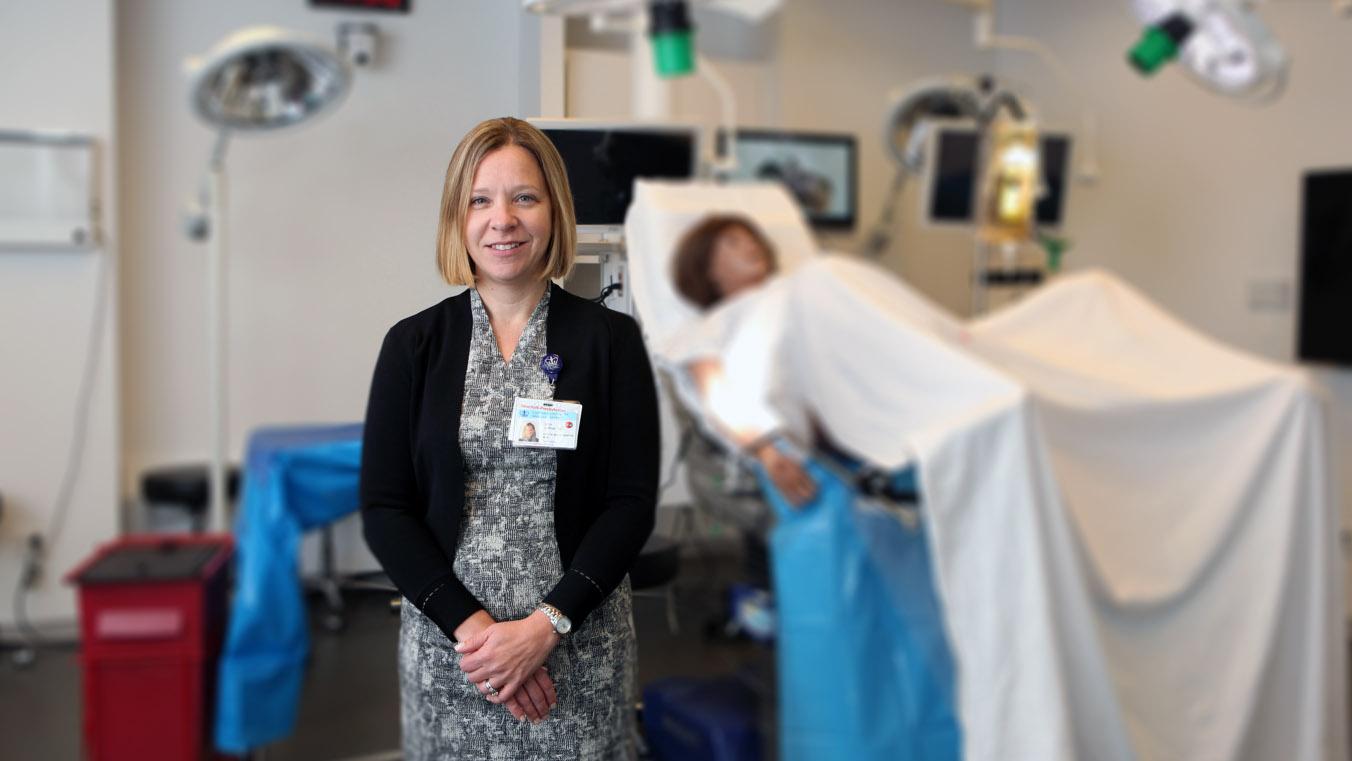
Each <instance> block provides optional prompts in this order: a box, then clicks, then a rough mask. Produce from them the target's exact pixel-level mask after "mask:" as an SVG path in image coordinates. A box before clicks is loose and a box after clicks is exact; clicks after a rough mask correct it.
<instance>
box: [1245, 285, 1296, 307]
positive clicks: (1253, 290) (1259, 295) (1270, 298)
mask: <svg viewBox="0 0 1352 761" xmlns="http://www.w3.org/2000/svg"><path fill="white" fill-rule="evenodd" d="M1291 290H1292V289H1291V281H1289V280H1283V279H1280V278H1276V279H1258V280H1250V281H1249V311H1251V312H1287V311H1290V309H1291V301H1292V298H1291Z"/></svg>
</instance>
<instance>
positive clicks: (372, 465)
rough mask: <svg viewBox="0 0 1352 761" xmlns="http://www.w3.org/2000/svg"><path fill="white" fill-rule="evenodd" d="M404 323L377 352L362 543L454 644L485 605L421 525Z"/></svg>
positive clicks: (409, 339)
mask: <svg viewBox="0 0 1352 761" xmlns="http://www.w3.org/2000/svg"><path fill="white" fill-rule="evenodd" d="M409 327H410V326H409V325H408V324H407V323H400V324H398V325H395V326H394V327H393V328H391V329H390V331H389V333H387V334H386V336H385V342H384V343H383V344H382V345H381V347H380V357H379V359H377V360H376V369H375V373H374V375H373V377H372V379H371V396H370V400H369V401H368V402H367V406H366V426H365V430H364V431H363V434H362V453H361V487H360V496H361V515H362V531H363V534H364V535H365V537H366V544H367V546H369V547H370V548H371V552H372V553H373V554H374V555H375V556H376V559H377V560H379V561H380V565H381V567H383V568H384V569H385V573H387V574H388V575H389V577H390V580H391V581H393V582H394V585H395V586H396V587H397V588H398V589H399V592H400V593H401V594H403V595H404V597H406V598H407V599H408V600H409V601H411V602H412V603H413V604H414V605H415V606H416V607H417V608H418V610H421V611H422V612H423V614H424V615H426V616H427V617H428V618H430V619H432V621H433V622H434V623H436V625H437V626H438V627H439V628H440V629H441V630H442V632H444V633H445V634H446V636H447V637H448V638H450V639H452V640H454V639H455V638H456V637H455V631H456V629H457V628H458V627H460V626H461V624H463V623H465V622H467V621H468V619H469V618H470V617H471V616H472V615H474V614H475V613H476V612H477V611H481V610H482V609H483V606H482V605H480V604H479V602H478V600H476V599H474V596H473V595H472V594H470V593H469V590H467V589H465V586H464V585H463V584H461V583H460V580H459V579H457V578H456V576H455V572H454V571H453V570H452V568H451V563H450V560H449V559H448V558H447V557H446V553H445V552H443V551H442V549H441V546H440V545H439V544H438V543H437V540H436V538H435V537H434V536H433V535H432V531H431V529H429V528H428V526H427V524H426V523H425V522H424V520H423V515H422V512H423V506H422V504H421V501H422V500H421V497H420V491H419V487H418V482H417V476H416V474H415V472H414V468H413V429H412V416H413V410H414V404H413V401H414V399H413V395H414V393H415V391H414V389H415V386H416V385H417V384H415V383H414V380H415V378H414V367H413V364H414V363H413V356H414V347H415V343H414V342H415V336H414V335H413V331H412V330H410V329H409Z"/></svg>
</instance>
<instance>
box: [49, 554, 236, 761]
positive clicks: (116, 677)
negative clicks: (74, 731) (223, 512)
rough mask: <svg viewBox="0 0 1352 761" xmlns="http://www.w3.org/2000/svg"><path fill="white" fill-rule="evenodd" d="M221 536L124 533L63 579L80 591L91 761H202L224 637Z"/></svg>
mask: <svg viewBox="0 0 1352 761" xmlns="http://www.w3.org/2000/svg"><path fill="white" fill-rule="evenodd" d="M233 548H234V542H233V540H232V539H231V537H230V536H229V535H228V534H192V535H172V536H171V535H163V534H161V535H156V536H129V537H125V538H123V539H119V540H117V541H113V542H108V543H106V544H103V545H101V546H100V547H99V548H98V549H97V550H96V551H95V552H94V554H93V555H92V556H91V557H90V558H88V559H87V560H85V562H84V563H81V564H80V566H79V567H77V568H76V569H75V570H73V571H71V572H70V573H69V574H67V576H66V581H67V582H68V583H74V584H78V585H79V587H80V593H79V594H80V642H81V646H80V663H81V666H82V667H83V671H84V737H85V753H86V756H87V758H88V759H89V760H90V761H130V760H132V759H135V760H136V761H201V759H211V758H216V756H215V754H214V753H212V752H211V751H210V731H209V730H210V726H211V716H212V713H211V707H212V704H213V698H214V695H215V684H216V679H215V675H216V672H215V669H216V660H217V657H218V656H219V655H220V651H221V641H222V638H223V637H224V635H225V618H226V612H227V610H228V609H227V607H226V604H227V593H228V591H229V586H228V585H229V574H228V569H229V560H230V556H231V554H232V552H233Z"/></svg>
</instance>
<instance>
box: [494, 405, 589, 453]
mask: <svg viewBox="0 0 1352 761" xmlns="http://www.w3.org/2000/svg"><path fill="white" fill-rule="evenodd" d="M581 424H582V405H581V404H578V403H577V402H560V401H557V400H555V399H526V398H524V397H520V396H518V397H517V398H516V402H515V403H514V404H513V405H512V425H511V427H510V428H509V429H508V434H507V435H508V436H510V437H511V439H512V446H514V447H533V448H537V449H577V431H578V428H579V427H580V426H581Z"/></svg>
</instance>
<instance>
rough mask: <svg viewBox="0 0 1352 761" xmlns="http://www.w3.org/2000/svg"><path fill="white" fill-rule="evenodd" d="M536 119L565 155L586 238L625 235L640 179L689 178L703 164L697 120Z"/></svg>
mask: <svg viewBox="0 0 1352 761" xmlns="http://www.w3.org/2000/svg"><path fill="white" fill-rule="evenodd" d="M530 121H531V123H532V124H534V125H535V126H536V127H538V128H540V130H541V131H542V132H544V133H545V135H547V136H548V137H549V139H550V140H551V141H553V143H554V147H556V148H558V149H559V154H560V155H561V156H562V157H563V164H564V167H565V169H566V170H567V171H568V184H569V186H571V188H572V191H573V208H574V210H575V212H576V213H577V225H578V234H579V237H580V238H581V239H582V240H583V242H586V241H588V240H607V241H608V240H619V235H620V234H621V232H622V231H623V229H624V215H625V212H626V211H628V209H629V202H630V201H632V200H633V197H634V180H637V179H672V180H685V179H690V178H693V177H694V176H695V174H696V171H697V169H698V167H699V129H698V128H697V127H696V126H694V125H679V124H640V123H625V122H598V121H591V120H583V119H531V120H530Z"/></svg>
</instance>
